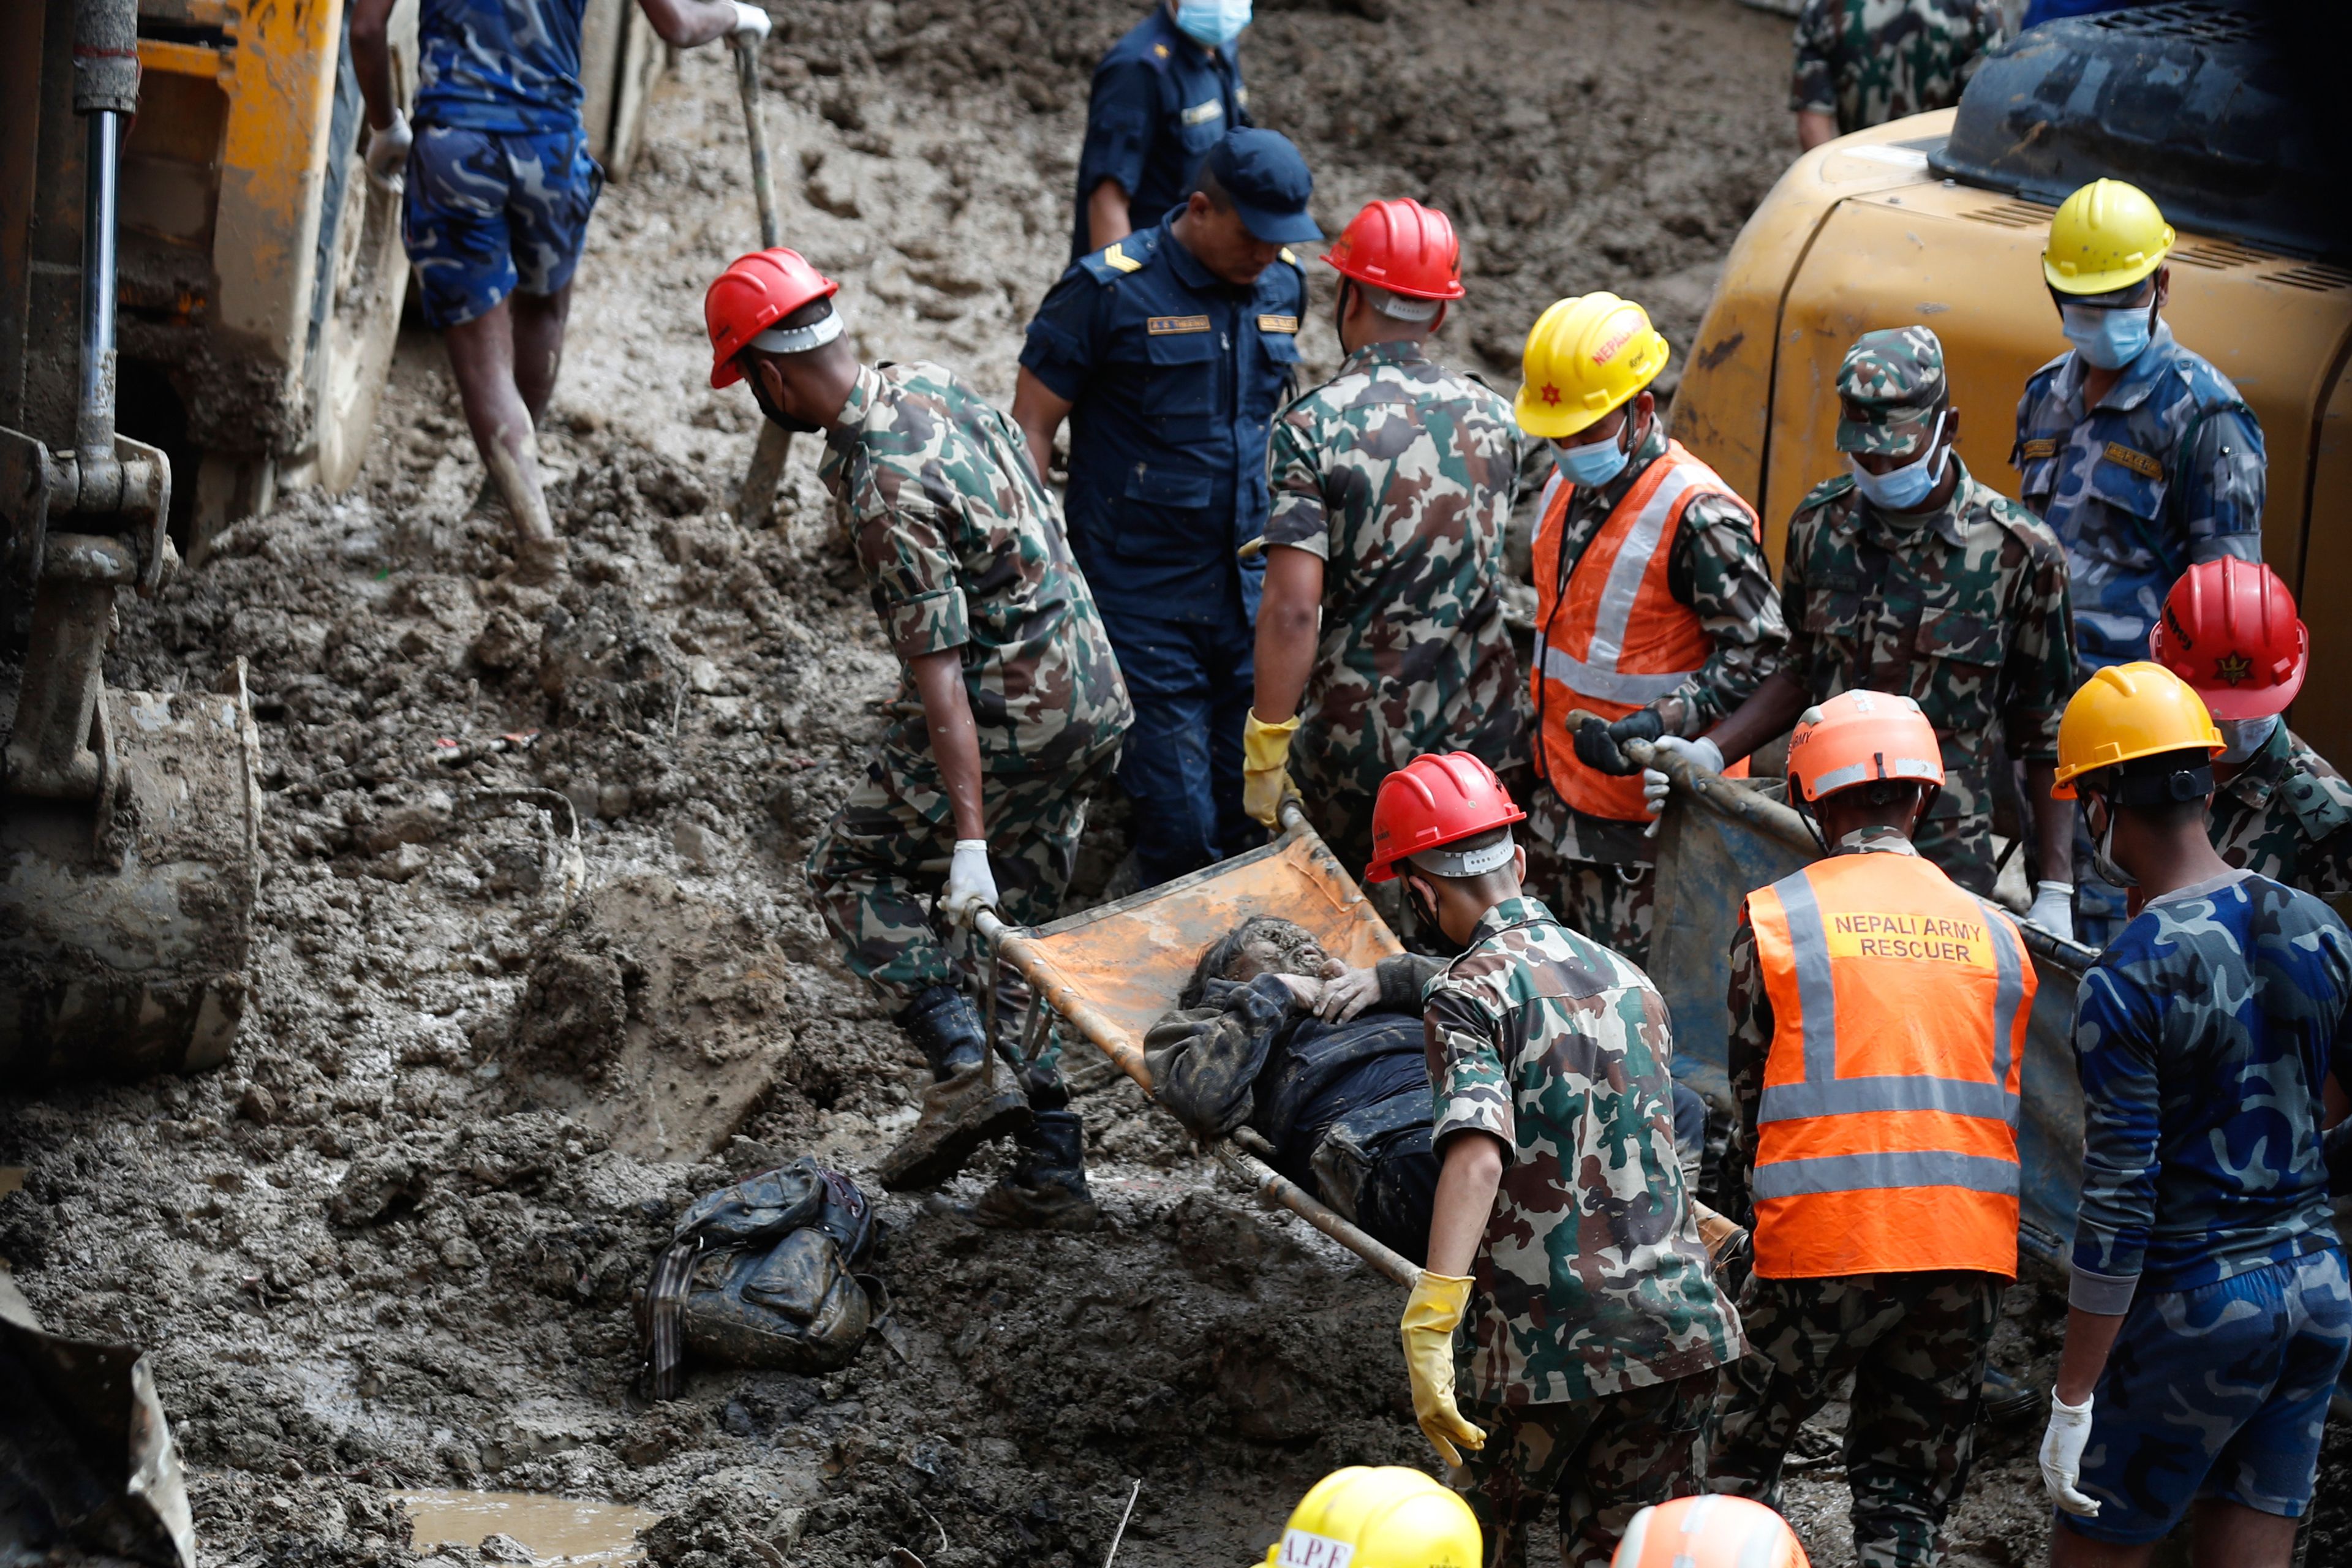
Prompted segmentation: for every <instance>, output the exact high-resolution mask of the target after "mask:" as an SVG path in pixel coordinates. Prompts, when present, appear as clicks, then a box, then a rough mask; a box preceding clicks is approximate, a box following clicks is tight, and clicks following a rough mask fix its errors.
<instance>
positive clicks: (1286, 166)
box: [1202, 129, 1323, 245]
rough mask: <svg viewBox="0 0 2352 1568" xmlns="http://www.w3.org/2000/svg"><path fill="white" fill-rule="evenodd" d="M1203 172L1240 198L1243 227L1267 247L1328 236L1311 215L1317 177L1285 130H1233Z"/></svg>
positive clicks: (1205, 163)
mask: <svg viewBox="0 0 2352 1568" xmlns="http://www.w3.org/2000/svg"><path fill="white" fill-rule="evenodd" d="M1202 167H1204V168H1205V169H1207V170H1208V172H1209V173H1210V174H1213V175H1215V176H1216V179H1217V184H1220V185H1223V187H1224V188H1225V194H1226V195H1229V196H1231V197H1233V199H1234V211H1235V212H1237V213H1239V214H1240V215H1241V219H1242V226H1243V227H1244V228H1246V229H1248V230H1249V231H1250V233H1251V234H1252V235H1253V236H1254V237H1256V238H1258V239H1260V240H1262V241H1264V242H1265V244H1267V245H1302V244H1305V243H1306V242H1307V241H1308V240H1319V239H1321V238H1322V237H1323V231H1322V230H1321V229H1320V228H1318V227H1317V226H1316V225H1315V220H1314V219H1313V218H1311V217H1309V216H1307V197H1309V196H1311V195H1314V194H1315V176H1314V175H1312V174H1308V173H1307V160H1306V159H1304V158H1302V157H1300V156H1299V155H1298V149H1297V148H1296V147H1294V146H1292V145H1291V144H1290V138H1289V137H1287V136H1285V135H1284V134H1282V132H1279V131H1260V130H1256V129H1245V130H1240V131H1229V132H1226V133H1225V137H1224V140H1223V141H1222V142H1218V143H1217V144H1216V145H1215V146H1213V147H1212V148H1210V149H1209V155H1208V157H1207V158H1206V159H1204V160H1202Z"/></svg>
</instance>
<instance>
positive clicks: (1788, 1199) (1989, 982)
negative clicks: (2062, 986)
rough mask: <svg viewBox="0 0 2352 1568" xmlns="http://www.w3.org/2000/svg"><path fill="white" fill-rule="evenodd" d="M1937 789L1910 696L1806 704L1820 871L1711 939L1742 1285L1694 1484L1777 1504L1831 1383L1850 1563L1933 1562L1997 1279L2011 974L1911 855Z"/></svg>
mask: <svg viewBox="0 0 2352 1568" xmlns="http://www.w3.org/2000/svg"><path fill="white" fill-rule="evenodd" d="M1944 777H1945V774H1944V763H1943V756H1942V748H1941V745H1940V744H1939V742H1937V735H1936V731H1935V729H1934V727H1933V726H1932V725H1930V724H1929V723H1928V722H1927V716H1926V715H1925V714H1923V713H1921V712H1920V710H1919V704H1918V703H1916V702H1915V701H1913V700H1911V699H1910V698H1908V697H1903V696H1897V695H1894V694H1892V693H1887V692H1878V691H1847V692H1843V693H1841V694H1840V695H1838V696H1835V697H1832V698H1831V699H1830V700H1827V701H1825V702H1823V703H1822V704H1821V705H1820V706H1818V707H1815V708H1811V709H1808V710H1806V711H1805V712H1804V714H1803V715H1802V716H1801V718H1800V719H1799V721H1798V723H1797V728H1796V732H1795V734H1794V735H1793V736H1792V737H1791V739H1790V743H1789V793H1790V797H1791V798H1792V799H1793V800H1795V801H1797V802H1798V803H1800V805H1801V807H1802V808H1803V809H1804V810H1805V811H1806V812H1808V813H1809V815H1810V818H1811V821H1812V822H1813V823H1814V824H1815V825H1816V826H1817V830H1818V832H1819V833H1820V835H1821V837H1822V840H1823V842H1824V844H1825V846H1826V847H1827V848H1828V850H1829V856H1828V858H1825V859H1822V860H1817V861H1815V862H1813V864H1811V866H1808V867H1806V868H1804V869H1802V870H1801V871H1798V872H1796V873H1794V874H1793V875H1791V876H1789V877H1787V878H1784V879H1781V880H1780V881H1778V882H1775V883H1773V884H1772V885H1771V886H1770V887H1768V888H1759V889H1757V890H1756V891H1754V892H1752V893H1750V894H1748V900H1747V902H1746V903H1745V904H1744V905H1743V906H1742V908H1741V910H1740V915H1741V919H1740V924H1739V928H1738V931H1737V932H1736V933H1735V934H1734V936H1733V938H1732V943H1731V985H1730V993H1729V997H1728V1005H1729V1009H1730V1013H1731V1038H1730V1042H1729V1051H1728V1058H1727V1068H1728V1069H1729V1073H1730V1078H1731V1091H1732V1098H1733V1100H1735V1101H1736V1102H1737V1104H1738V1128H1737V1130H1736V1131H1735V1133H1734V1135H1733V1145H1732V1149H1731V1152H1730V1157H1729V1159H1728V1160H1727V1171H1726V1182H1725V1185H1726V1189H1727V1201H1729V1202H1730V1203H1732V1205H1734V1207H1735V1208H1746V1207H1748V1206H1749V1205H1748V1204H1747V1203H1746V1202H1744V1201H1743V1198H1742V1194H1750V1195H1752V1199H1753V1203H1752V1210H1753V1212H1752V1218H1751V1220H1750V1223H1751V1224H1752V1226H1753V1229H1754V1238H1755V1240H1754V1245H1755V1272H1754V1273H1753V1274H1752V1275H1750V1276H1749V1278H1748V1283H1747V1285H1746V1287H1745V1288H1744V1289H1742V1290H1741V1292H1740V1298H1739V1315H1740V1321H1741V1322H1742V1323H1743V1324H1744V1325H1745V1326H1746V1328H1747V1331H1748V1352H1747V1354H1746V1355H1744V1356H1743V1357H1741V1358H1740V1360H1739V1362H1738V1364H1737V1365H1736V1366H1734V1367H1733V1368H1732V1369H1731V1372H1730V1374H1729V1376H1728V1377H1727V1379H1726V1380H1725V1394H1724V1401H1723V1407H1722V1410H1721V1413H1720V1415H1719V1417H1718V1426H1717V1434H1716V1437H1715V1442H1714V1448H1713V1451H1712V1452H1711V1453H1710V1454H1709V1456H1708V1460H1707V1485H1708V1486H1709V1487H1710V1488H1712V1489H1715V1490H1717V1491H1720V1492H1734V1493H1738V1495H1740V1496H1743V1497H1748V1498H1753V1499H1755V1500H1758V1501H1760V1502H1767V1503H1769V1504H1771V1505H1772V1506H1774V1507H1776V1508H1777V1507H1779V1506H1780V1471H1781V1466H1782V1463H1783V1462H1784V1460H1785V1459H1786V1458H1787V1455H1788V1451H1789V1445H1790V1442H1791V1441H1792V1440H1794V1438H1795V1437H1796V1435H1797V1429H1798V1428H1799V1427H1800V1426H1802V1425H1803V1424H1804V1423H1805V1422H1806V1421H1807V1420H1808V1419H1810V1418H1811V1416H1812V1415H1813V1414H1814V1413H1815V1412H1816V1411H1818V1410H1820V1408H1821V1407H1822V1405H1823V1404H1825V1403H1826V1402H1827V1401H1829V1400H1830V1399H1831V1398H1832V1397H1834V1396H1835V1394H1836V1393H1837V1392H1838V1389H1839V1386H1840V1384H1842V1383H1843V1380H1845V1379H1846V1378H1849V1377H1851V1378H1852V1379H1853V1395H1852V1400H1853V1414H1852V1415H1851V1416H1850V1417H1849V1418H1848V1420H1847V1423H1846V1430H1845V1464H1846V1473H1847V1475H1848V1477H1849V1478H1850V1479H1851V1480H1852V1482H1853V1542H1854V1555H1855V1558H1856V1560H1857V1562H1859V1563H1862V1564H1864V1565H1865V1568H1914V1565H1924V1564H1927V1563H1934V1562H1936V1561H1937V1556H1938V1554H1939V1552H1940V1550H1941V1545H1940V1542H1939V1537H1940V1535H1941V1533H1942V1531H1943V1527H1944V1520H1945V1517H1946V1516H1947V1515H1948V1513H1949V1512H1950V1511H1951V1507H1952V1504H1953V1503H1954V1501H1956V1500H1958V1497H1959V1495H1960V1491H1961V1489H1962V1488H1964V1487H1965V1486H1966V1485H1967V1484H1968V1477H1969V1465H1970V1462H1971V1460H1972V1459H1973V1458H1974V1444H1975V1432H1976V1426H1977V1420H1978V1416H1979V1412H1980V1405H1981V1400H1982V1382H1983V1377H1984V1372H1985V1365H1986V1358H1987V1352H1988V1350H1989V1348H1990V1345H1991V1342H1992V1331H1993V1326H1994V1324H1995V1323H1996V1322H1997V1321H1999V1319H2000V1295H2001V1289H2002V1287H2003V1286H2004V1285H2006V1284H2007V1283H2008V1282H2009V1281H2010V1280H2011V1279H2014V1278H2015V1277H2016V1274H2017V1217H2018V1174H2019V1172H2018V1157H2017V1126H2018V1094H2019V1082H2020V1075H2021V1072H2022V1070H2023V1065H2024V1060H2025V1032H2026V1026H2027V1020H2028V1018H2029V1017H2030V1016H2031V1015H2032V1011H2033V997H2034V990H2035V984H2034V973H2033V965H2032V960H2031V959H2030V958H2029V957H2028V956H2027V954H2026V951H2025V944H2024V941H2023V939H2022V937H2021V936H2020V935H2019V933H2018V931H2017V929H2016V927H2014V926H2013V925H2011V923H2010V921H2009V918H2008V917H2007V916H2006V915H2003V914H2000V913H1999V912H1997V911H1995V910H1991V909H1990V908H1989V907H1987V906H1986V905H1984V904H1981V903H1979V901H1978V900H1976V898H1975V897H1974V896H1972V895H1971V894H1970V893H1969V891H1968V889H1965V888H1962V887H1960V886H1958V885H1957V884H1956V883H1955V882H1954V881H1953V880H1952V879H1951V878H1950V877H1948V876H1947V875H1946V874H1945V873H1944V872H1943V870H1942V869H1940V868H1938V867H1937V865H1936V864H1935V863H1934V862H1933V861H1931V860H1929V859H1927V858H1926V857H1925V856H1923V855H1922V854H1921V853H1920V852H1919V851H1918V850H1917V849H1916V847H1914V846H1913V843H1912V840H1911V834H1912V833H1913V832H1914V831H1915V830H1916V828H1917V827H1918V826H1919V824H1920V823H1921V822H1922V821H1923V820H1925V819H1927V816H1928V814H1929V811H1930V810H1931V808H1932V806H1933V805H1934V802H1935V796H1936V792H1937V789H1938V788H1940V787H1941V785H1942V784H1943V782H1944Z"/></svg>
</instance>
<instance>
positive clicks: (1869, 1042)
mask: <svg viewBox="0 0 2352 1568" xmlns="http://www.w3.org/2000/svg"><path fill="white" fill-rule="evenodd" d="M1747 916H1748V921H1749V923H1750V925H1751V926H1752V927H1753V929H1754V931H1755V933H1756V956H1757V959H1758V960H1759V963H1760V964H1761V966H1762V968H1763V971H1764V990H1765V994H1766V995H1767V996H1768V997H1769V998H1770V1000H1771V1004H1772V1046H1771V1052H1770V1055H1769V1057H1768V1058H1766V1061H1765V1066H1764V1096H1763V1102H1762V1104H1761V1106H1760V1107H1759V1113H1758V1116H1757V1145H1756V1172H1755V1177H1754V1181H1753V1192H1754V1195H1755V1199H1756V1272H1757V1273H1759V1274H1761V1275H1763V1276H1764V1277H1765V1278H1767V1279H1829V1278H1832V1277H1835V1276H1839V1275H1849V1274H1877V1273H1909V1272H1914V1271H1916V1270H1920V1269H1929V1268H1971V1269H1978V1270H1981V1271H1982V1272H1984V1273H1987V1274H1999V1275H2002V1276H2004V1277H2006V1278H2010V1279H2015V1278H2016V1276H2017V1191H2018V1174H2019V1168H2018V1158H2017V1118H2018V1082H2019V1075H2020V1073H2021V1071H2022V1068H2023V1065H2024V1059H2025V1032H2026V1026H2027V1022H2028V1020H2029V1018H2030V1017H2031V1016H2032V1012H2033V993H2034V989H2035V985H2036V984H2037V983H2036V980H2035V976H2034V973H2033V965H2032V963H2029V962H2028V961H2027V959H2026V955H2025V943H2024V941H2023V939H2022V938H2021V937H2020V936H2019V934H2018V931H2017V927H2016V926H2015V925H2014V924H2012V923H2011V921H2010V919H2009V917H2008V916H2006V915H2003V914H2000V913H1997V912H1995V911H1994V910H1990V909H1988V908H1987V907H1986V906H1985V905H1983V904H1981V903H1979V902H1978V901H1977V900H1975V899H1973V898H1971V897H1970V896H1969V894H1968V892H1967V891H1966V890H1965V889H1962V888H1960V887H1959V886H1958V885H1957V884H1955V883H1954V882H1953V881H1952V879H1950V878H1949V877H1947V876H1945V875H1944V873H1943V872H1942V871H1940V870H1938V869H1937V868H1936V867H1935V865H1933V864H1932V863H1931V862H1929V861H1927V860H1925V859H1922V858H1919V857H1918V856H1916V855H1898V854H1891V853H1886V852H1875V853H1864V854H1852V855H1835V856H1832V857H1831V858H1829V859H1826V860H1817V861H1815V862H1814V863H1813V864H1812V865H1811V866H1808V867H1806V868H1804V869H1803V870H1801V871H1799V872H1797V873H1795V874H1794V875H1792V876H1789V877H1785V878H1783V879H1780V881H1778V882H1775V883H1773V884H1772V885H1771V886H1770V887H1769V888H1763V889H1759V890H1758V891H1756V892H1753V893H1750V894H1748V910H1747Z"/></svg>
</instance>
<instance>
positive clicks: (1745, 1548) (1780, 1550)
mask: <svg viewBox="0 0 2352 1568" xmlns="http://www.w3.org/2000/svg"><path fill="white" fill-rule="evenodd" d="M1609 1568H1812V1561H1811V1559H1810V1558H1808V1557H1807V1556H1806V1555H1805V1546H1804V1542H1801V1541H1799V1540H1798V1539H1797V1532H1796V1531H1793V1530H1791V1529H1790V1528H1789V1521H1787V1520H1785V1519H1782V1518H1781V1517H1780V1515H1779V1514H1777V1513H1775V1512H1773V1511H1772V1510H1770V1509H1769V1508H1767V1507H1765V1506H1764V1505H1763V1504H1762V1503H1760V1502H1752V1501H1750V1500H1748V1499H1747V1498H1744V1497H1730V1496H1727V1495H1725V1494H1722V1493H1702V1494H1700V1495H1699V1496H1697V1497H1678V1498H1676V1499H1675V1500H1673V1501H1672V1502H1661V1503H1652V1504H1651V1505H1650V1506H1649V1507H1648V1508H1645V1509H1643V1510H1642V1511H1641V1512H1639V1513H1637V1514H1635V1515H1634V1516H1633V1522H1632V1523H1630V1524H1628V1525H1627V1526H1626V1527H1625V1533H1624V1535H1623V1537H1622V1539H1620V1540H1619V1541H1618V1542H1617V1552H1616V1555H1614V1556H1613V1557H1612V1558H1610V1559H1609Z"/></svg>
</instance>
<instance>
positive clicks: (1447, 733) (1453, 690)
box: [1265, 342, 1542, 869]
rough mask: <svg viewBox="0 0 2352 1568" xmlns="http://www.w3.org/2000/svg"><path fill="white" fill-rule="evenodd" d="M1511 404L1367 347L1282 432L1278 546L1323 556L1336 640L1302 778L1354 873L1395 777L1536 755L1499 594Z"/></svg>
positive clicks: (1311, 698) (1512, 455)
mask: <svg viewBox="0 0 2352 1568" xmlns="http://www.w3.org/2000/svg"><path fill="white" fill-rule="evenodd" d="M1541 446H1542V443H1541V442H1538V441H1534V440H1532V439H1531V438H1530V437H1526V436H1523V435H1521V434H1520V433H1519V428H1518V426H1517V424H1515V423H1514V422H1513V420H1512V417H1511V405H1510V401H1509V400H1508V399H1507V398H1505V397H1501V396H1498V395H1496V394H1495V393H1493V392H1490V391H1488V390H1487V389H1486V387H1484V386H1481V385H1480V384H1478V383H1476V382H1475V381H1473V380H1471V379H1470V378H1469V377H1467V376H1465V375H1459V374H1454V372H1452V371H1449V370H1447V369H1445V368H1444V366H1442V365H1440V364H1438V363H1435V362H1434V361H1433V360H1431V359H1430V358H1429V357H1428V355H1427V354H1426V353H1423V349H1422V345H1421V344H1420V343H1418V342H1386V343H1373V344H1370V345H1369V346H1367V347H1365V348H1361V349H1359V350H1357V351H1356V352H1355V353H1353V354H1350V355H1349V357H1348V361H1347V363H1345V364H1343V365H1341V366H1340V367H1339V374H1338V375H1336V376H1334V377H1332V379H1330V380H1329V381H1328V382H1325V383H1324V384H1322V385H1321V386H1318V387H1317V388H1316V389H1315V390H1314V391H1312V392H1309V393H1307V395H1304V396H1302V397H1300V398H1299V399H1298V400H1297V402H1295V403H1293V404H1291V405H1290V406H1289V407H1288V408H1287V409H1286V410H1285V411H1284V412H1283V415H1282V416H1281V418H1279V419H1278V420H1276V422H1275V426H1274V437H1273V442H1272V447H1273V455H1272V465H1273V467H1272V476H1273V480H1272V482H1273V491H1274V508H1273V513H1272V516H1271V517H1270V518H1269V519H1268V520H1267V521H1266V525H1265V542H1266V543H1267V544H1269V545H1275V544H1283V545H1288V546H1291V547H1292V548H1294V549H1298V550H1304V551H1306V552H1308V553H1309V554H1312V555H1317V556H1320V557H1322V558H1323V560H1324V562H1325V563H1326V564H1325V573H1324V578H1323V629H1322V637H1321V641H1320V644H1319V646H1318V647H1317V649H1316V658H1315V669H1314V672H1313V674H1311V675H1310V676H1309V677H1308V678H1307V691H1306V694H1305V696H1304V697H1303V698H1302V699H1301V700H1300V703H1299V712H1300V714H1301V715H1302V716H1303V718H1304V719H1305V722H1304V723H1303V724H1301V725H1300V726H1299V730H1298V734H1297V739H1296V740H1295V741H1294V742H1293V743H1292V745H1291V749H1290V774H1291V777H1292V779H1293V780H1294V781H1295V782H1296V783H1297V785H1298V787H1299V791H1300V793H1301V794H1302V795H1304V796H1305V797H1306V799H1307V804H1308V807H1309V811H1310V814H1311V815H1312V816H1314V818H1315V821H1316V824H1317V826H1319V827H1320V828H1321V829H1322V830H1323V836H1324V837H1325V839H1326V840H1328V842H1329V843H1330V845H1331V847H1332V848H1333V849H1335V850H1337V851H1338V852H1339V858H1340V859H1341V860H1343V861H1345V862H1346V863H1347V864H1348V865H1349V867H1350V868H1357V869H1360V868H1362V866H1363V865H1364V863H1365V862H1366V861H1367V860H1369V859H1370V858H1371V851H1372V799H1373V797H1374V796H1375V795H1378V794H1379V792H1380V786H1381V780H1382V779H1384V778H1386V777H1387V776H1388V775H1389V774H1390V773H1393V772H1395V771H1396V770H1397V769H1399V768H1402V766H1404V765H1405V763H1409V762H1411V761H1412V759H1413V758H1414V757H1416V756H1419V755H1420V754H1421V753H1422V752H1437V751H1463V752H1473V753H1475V755H1477V756H1479V757H1480V758H1483V759H1484V760H1485V761H1486V763H1488V765H1490V766H1492V767H1496V768H1498V769H1499V768H1502V767H1505V766H1507V765H1508V763H1510V762H1511V761H1512V760H1513V759H1514V757H1515V755H1516V753H1517V752H1518V751H1519V750H1520V749H1521V747H1520V732H1519V710H1518V706H1517V701H1516V700H1515V696H1514V694H1515V692H1516V690H1517V684H1518V665H1517V660H1516V659H1515V658H1514V657H1513V656H1512V652H1511V640H1510V635H1509V631H1508V628H1507V627H1506V626H1505V625H1504V622H1503V616H1502V605H1501V600H1500V598H1499V597H1498V595H1497V593H1496V584H1497V580H1498V578H1499V576H1500V565H1501V561H1502V554H1503V535H1504V529H1505V525H1506V524H1507V522H1508V521H1509V520H1510V514H1511V508H1512V504H1513V502H1514V500H1516V498H1517V491H1518V488H1519V471H1520V468H1521V467H1522V465H1523V463H1524V461H1525V459H1526V458H1528V455H1529V448H1531V447H1541Z"/></svg>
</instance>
